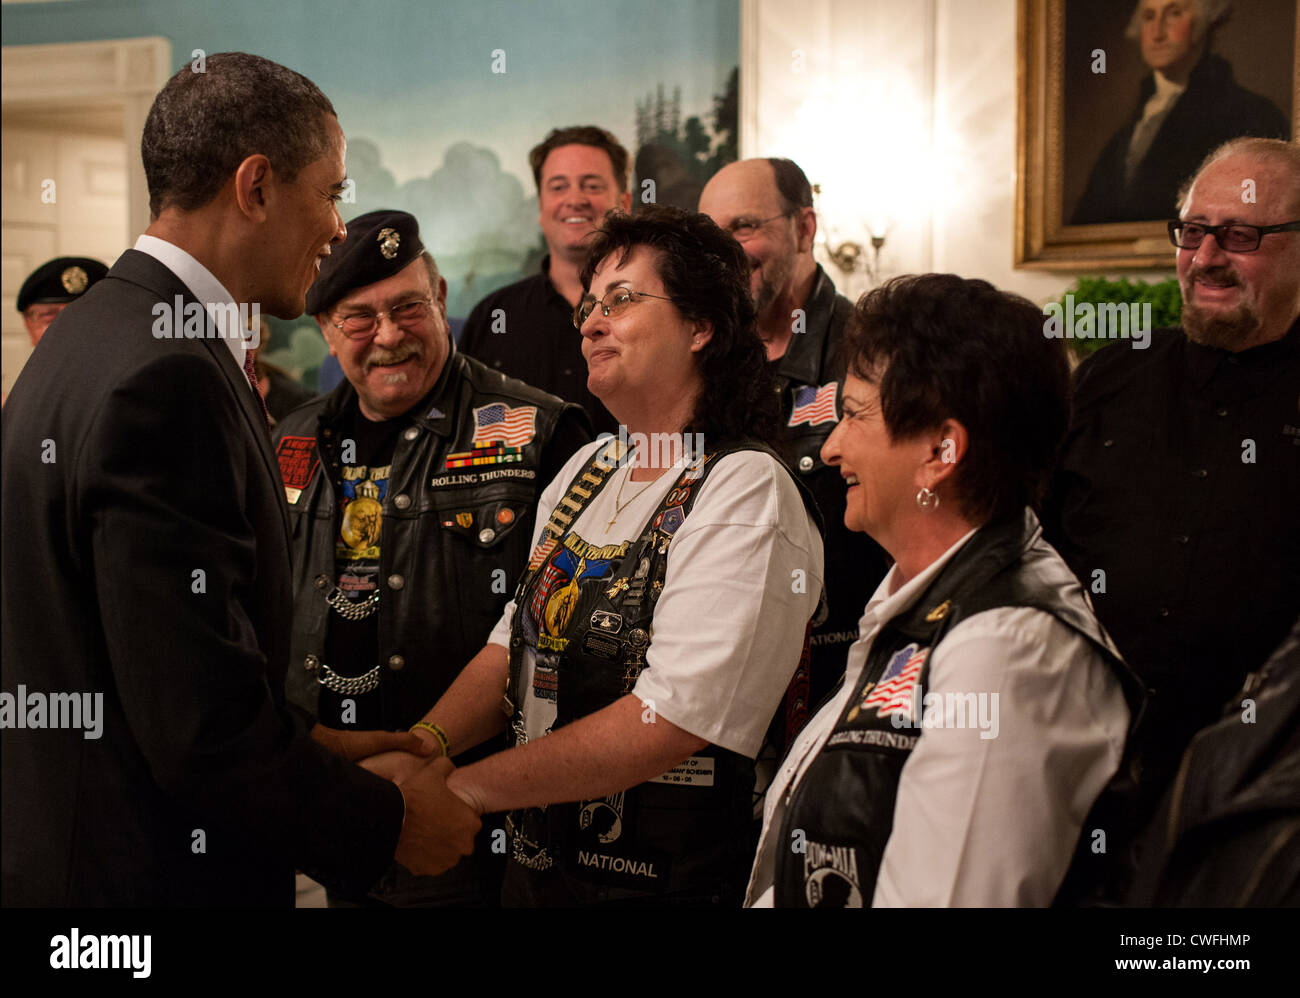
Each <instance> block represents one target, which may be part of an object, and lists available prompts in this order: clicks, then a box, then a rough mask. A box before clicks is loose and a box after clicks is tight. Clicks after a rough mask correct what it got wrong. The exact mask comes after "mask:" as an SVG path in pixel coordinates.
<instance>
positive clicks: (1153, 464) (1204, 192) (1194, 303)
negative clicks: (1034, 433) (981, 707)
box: [1044, 138, 1300, 851]
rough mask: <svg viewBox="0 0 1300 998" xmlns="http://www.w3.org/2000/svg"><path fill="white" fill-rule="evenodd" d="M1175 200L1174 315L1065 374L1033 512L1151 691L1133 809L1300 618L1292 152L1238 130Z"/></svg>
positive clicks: (1299, 308) (1296, 220)
mask: <svg viewBox="0 0 1300 998" xmlns="http://www.w3.org/2000/svg"><path fill="white" fill-rule="evenodd" d="M1179 203H1180V206H1181V212H1180V217H1179V219H1178V220H1177V221H1175V222H1172V223H1170V237H1171V239H1172V241H1173V243H1174V245H1175V246H1176V247H1178V251H1177V268H1178V282H1179V285H1180V287H1181V289H1182V295H1183V314H1182V321H1183V326H1182V328H1181V329H1176V328H1175V329H1163V330H1156V331H1155V333H1154V335H1153V338H1152V340H1151V345H1150V347H1149V348H1148V349H1146V350H1133V349H1131V348H1130V346H1129V344H1128V343H1127V342H1125V341H1121V342H1118V343H1115V344H1112V345H1111V346H1108V347H1106V348H1105V349H1103V350H1100V351H1098V352H1097V353H1096V354H1094V355H1093V356H1092V357H1091V358H1090V359H1088V360H1087V361H1085V362H1084V363H1083V364H1082V365H1081V366H1080V367H1079V369H1078V371H1077V372H1076V375H1075V390H1074V393H1075V397H1074V414H1073V419H1072V422H1071V426H1070V430H1069V432H1068V435H1067V437H1066V441H1065V445H1064V448H1063V451H1062V457H1061V461H1060V463H1059V465H1058V469H1057V473H1056V478H1055V481H1054V483H1053V487H1052V495H1051V498H1050V501H1049V503H1048V508H1047V510H1046V511H1045V513H1046V515H1045V516H1044V528H1045V530H1046V532H1047V534H1048V539H1049V540H1051V542H1052V543H1053V544H1054V545H1055V546H1056V547H1057V549H1058V550H1059V551H1060V552H1061V554H1062V556H1064V558H1065V559H1066V561H1067V562H1068V563H1069V565H1070V567H1071V569H1073V570H1074V573H1075V574H1076V575H1077V576H1078V577H1079V580H1080V581H1081V582H1082V584H1083V585H1084V587H1085V588H1087V589H1088V590H1089V591H1090V593H1091V594H1092V601H1093V604H1094V606H1095V608H1096V612H1097V616H1098V618H1099V619H1100V620H1101V621H1102V623H1103V624H1105V626H1106V629H1107V631H1109V632H1110V634H1111V636H1112V637H1113V638H1114V639H1115V643H1116V644H1117V645H1118V646H1119V649H1120V651H1121V652H1122V653H1123V655H1124V658H1125V659H1126V660H1127V661H1128V663H1129V664H1130V665H1131V666H1132V667H1133V669H1134V670H1135V671H1136V672H1137V673H1138V675H1139V676H1141V677H1142V679H1143V680H1144V681H1145V682H1146V683H1147V685H1148V686H1150V687H1152V689H1153V692H1152V696H1151V701H1150V703H1149V704H1148V707H1147V714H1146V717H1145V718H1144V720H1143V722H1142V723H1141V724H1140V725H1139V727H1138V729H1137V732H1136V734H1135V736H1134V737H1135V738H1136V739H1137V742H1138V744H1137V749H1138V755H1139V758H1140V760H1141V763H1142V774H1141V792H1142V793H1141V798H1140V801H1139V807H1138V811H1139V812H1140V814H1145V813H1146V812H1147V811H1149V809H1150V808H1151V807H1153V806H1154V804H1155V803H1156V802H1157V801H1158V799H1159V795H1160V793H1161V792H1162V791H1163V790H1164V788H1165V787H1166V786H1167V785H1168V784H1169V782H1170V781H1171V780H1172V778H1173V775H1174V772H1175V770H1176V768H1177V765H1178V760H1179V757H1180V756H1181V754H1182V752H1183V749H1184V748H1185V747H1186V746H1187V744H1188V742H1189V740H1190V739H1191V737H1192V735H1193V733H1194V732H1196V731H1197V730H1198V729H1200V728H1202V727H1204V726H1206V725H1208V724H1209V723H1211V722H1212V721H1214V720H1216V718H1217V717H1218V716H1219V713H1220V711H1221V709H1222V708H1223V706H1224V704H1225V703H1226V702H1227V700H1228V698H1229V697H1232V695H1233V694H1234V693H1235V692H1236V691H1237V690H1238V689H1239V688H1240V687H1241V685H1242V682H1243V680H1244V679H1245V677H1246V675H1247V674H1248V673H1250V672H1252V671H1253V670H1255V669H1256V668H1258V667H1259V665H1260V664H1261V663H1262V662H1263V661H1264V660H1265V659H1266V658H1267V657H1268V655H1269V654H1270V653H1271V652H1272V651H1273V649H1274V648H1276V647H1277V646H1278V645H1279V644H1280V643H1281V642H1282V639H1283V638H1284V637H1285V636H1286V634H1287V632H1288V631H1289V630H1290V629H1291V625H1292V624H1293V623H1294V622H1295V620H1296V617H1297V614H1300V517H1297V516H1296V509H1295V505H1296V496H1297V495H1300V414H1298V413H1297V410H1296V396H1297V387H1298V386H1300V148H1297V147H1296V146H1294V145H1292V144H1290V143H1286V142H1282V141H1279V140H1276V139H1251V138H1247V139H1235V140H1233V141H1232V142H1229V143H1227V144H1225V145H1224V146H1221V147H1220V148H1219V149H1216V150H1215V151H1214V152H1212V153H1211V154H1210V155H1209V157H1208V158H1207V159H1206V161H1205V162H1204V163H1203V164H1202V166H1201V168H1200V169H1199V170H1198V171H1197V173H1196V175H1195V177H1194V178H1193V180H1192V182H1191V183H1190V185H1188V186H1187V187H1186V188H1185V189H1184V192H1183V194H1182V196H1181V197H1180V199H1179ZM1235 707H1236V709H1237V710H1238V711H1241V710H1243V709H1244V705H1243V704H1241V703H1237V704H1235ZM1140 814H1139V815H1135V817H1138V816H1140ZM1112 851H1114V850H1113V849H1112Z"/></svg>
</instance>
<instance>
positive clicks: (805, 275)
mask: <svg viewBox="0 0 1300 998" xmlns="http://www.w3.org/2000/svg"><path fill="white" fill-rule="evenodd" d="M700 211H702V212H703V213H704V214H706V215H708V216H709V217H710V218H712V219H713V220H714V221H715V222H717V223H718V225H719V226H721V227H722V228H723V229H725V230H726V231H728V232H730V233H731V234H732V236H733V237H735V239H736V240H737V241H738V242H739V243H740V245H741V247H742V248H743V249H744V251H745V255H746V256H747V257H748V258H749V263H750V266H751V268H752V269H751V271H750V277H749V281H750V293H751V294H752V295H753V297H754V305H755V307H756V308H757V311H758V335H759V337H760V338H761V339H762V340H763V343H764V346H765V347H766V348H767V359H768V361H769V363H770V365H771V367H772V371H773V373H774V374H775V375H776V380H777V385H778V387H779V388H780V391H781V419H782V423H783V424H784V429H783V430H782V437H781V441H780V451H781V456H782V457H783V458H784V459H785V461H786V463H787V464H789V465H790V467H791V468H793V469H794V471H795V473H796V474H797V475H798V476H799V477H800V478H801V479H802V480H803V481H804V482H805V484H807V485H808V487H809V488H810V489H811V490H812V492H813V495H814V496H815V497H816V499H817V505H818V507H819V508H820V509H821V512H822V518H823V520H825V527H826V576H825V578H826V599H827V609H828V615H827V616H826V619H825V620H824V621H823V622H822V623H821V624H819V625H818V626H817V627H816V628H814V629H813V633H812V649H811V658H810V665H809V669H807V670H804V669H802V668H801V669H800V672H799V673H798V674H796V677H795V683H794V685H793V686H792V687H791V691H790V694H789V695H788V696H787V701H786V704H785V716H784V717H781V718H779V723H781V724H783V725H784V727H785V731H784V732H782V733H779V734H780V735H781V738H782V741H784V739H788V738H793V736H794V735H795V734H796V733H797V731H798V729H799V728H800V727H801V726H802V725H803V723H804V721H805V720H806V719H807V716H808V714H809V712H810V711H811V710H812V709H813V708H814V707H816V706H817V704H818V703H820V702H821V700H822V698H823V697H824V696H825V695H826V694H827V693H829V692H830V690H831V688H832V687H833V686H834V685H835V683H836V682H837V681H838V680H839V678H840V676H842V675H843V673H844V659H845V656H846V655H847V654H848V649H849V646H850V645H851V644H853V642H854V641H856V640H857V637H858V618H859V617H861V616H862V611H863V608H864V607H865V606H866V603H867V599H868V598H869V597H870V596H871V594H872V592H874V591H875V588H876V586H877V585H878V584H879V582H880V580H881V579H882V578H884V575H885V571H886V569H887V567H888V566H887V564H886V558H885V553H884V551H882V550H881V548H880V545H878V544H877V543H876V542H875V541H873V540H872V539H871V538H870V537H868V536H867V535H866V534H863V533H857V532H855V531H851V530H849V529H848V528H847V527H845V525H844V503H845V484H844V480H843V479H842V478H841V477H840V473H839V471H838V470H837V469H835V468H831V467H828V466H827V465H826V464H825V463H823V461H822V458H821V450H822V445H823V444H825V443H826V439H827V438H828V437H829V436H830V434H831V431H832V430H834V429H835V426H836V424H837V423H838V422H839V411H838V398H839V395H840V394H841V392H842V379H843V375H842V373H841V371H840V369H839V358H838V356H837V355H838V353H839V349H840V342H841V340H842V338H843V335H844V324H845V321H846V320H847V319H848V317H849V314H850V313H851V312H852V310H853V306H852V304H851V303H850V302H849V300H848V299H847V298H845V297H844V296H843V295H841V294H839V293H838V292H836V290H835V285H834V284H832V283H831V279H830V277H829V276H828V275H827V273H826V272H825V271H824V270H822V268H821V265H820V264H818V263H817V261H816V260H815V259H813V240H814V238H815V236H816V235H817V213H816V212H815V211H814V210H813V201H812V186H811V185H810V184H809V183H808V178H807V177H806V176H805V175H804V172H803V170H801V169H800V168H799V166H798V164H796V163H795V162H793V161H792V160H788V159H746V160H741V161H740V162H738V163H730V164H728V165H727V166H724V167H723V168H722V169H721V170H719V171H718V172H717V173H715V174H714V175H713V177H712V178H710V180H709V182H708V183H707V184H706V185H705V187H704V190H703V192H702V193H701V194H700Z"/></svg>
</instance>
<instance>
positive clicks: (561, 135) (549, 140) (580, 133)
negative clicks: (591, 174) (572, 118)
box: [528, 125, 628, 193]
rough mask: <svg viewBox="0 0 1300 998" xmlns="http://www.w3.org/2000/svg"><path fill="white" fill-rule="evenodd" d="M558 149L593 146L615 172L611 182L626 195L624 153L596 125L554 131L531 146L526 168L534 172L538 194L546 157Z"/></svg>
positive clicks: (626, 159) (608, 134) (610, 137)
mask: <svg viewBox="0 0 1300 998" xmlns="http://www.w3.org/2000/svg"><path fill="white" fill-rule="evenodd" d="M560 146H592V147H594V148H596V149H602V150H604V152H605V154H606V155H607V156H609V164H610V166H611V167H613V170H614V182H615V183H616V184H617V185H618V189H619V190H620V191H622V192H624V193H626V192H627V163H628V155H627V150H626V149H624V148H623V145H622V143H620V142H619V141H618V139H616V138H614V135H613V133H612V132H607V131H605V129H603V128H599V127H597V126H596V125H570V126H569V127H567V128H553V129H551V133H550V134H549V135H547V136H546V138H544V139H542V141H541V142H539V143H538V144H537V145H535V146H533V148H532V151H531V152H529V153H528V165H529V166H531V167H532V168H533V182H534V183H535V184H536V185H537V190H538V191H541V189H542V164H543V163H545V162H546V157H547V156H549V155H550V154H551V151H552V150H554V149H558V148H559V147H560Z"/></svg>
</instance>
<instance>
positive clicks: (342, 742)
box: [311, 724, 483, 876]
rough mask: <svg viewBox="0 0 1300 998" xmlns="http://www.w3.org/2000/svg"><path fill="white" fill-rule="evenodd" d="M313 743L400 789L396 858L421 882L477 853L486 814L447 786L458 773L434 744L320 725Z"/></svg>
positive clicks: (406, 736)
mask: <svg viewBox="0 0 1300 998" xmlns="http://www.w3.org/2000/svg"><path fill="white" fill-rule="evenodd" d="M311 735H312V738H314V739H315V740H316V741H317V742H319V743H320V744H321V745H323V746H324V747H325V748H327V749H329V750H330V751H331V752H333V753H334V754H335V755H338V756H341V757H342V758H344V759H346V760H348V761H349V762H355V763H358V764H359V765H361V766H362V767H363V768H365V769H368V770H370V772H372V773H375V774H376V775H378V776H382V777H384V778H385V779H388V780H391V781H392V782H393V783H395V784H397V788H398V789H399V790H401V792H402V799H403V800H404V801H405V803H406V819H405V821H403V823H402V834H401V837H400V838H399V839H398V841H397V851H396V853H395V854H394V855H393V859H395V860H396V861H397V862H398V863H400V864H401V865H402V866H404V867H406V868H407V869H408V870H410V871H411V872H412V873H414V874H416V875H418V876H436V875H437V874H439V873H443V872H445V871H446V870H449V869H451V868H452V867H453V866H455V865H456V864H457V863H458V862H459V861H460V858H461V857H462V856H468V855H469V854H470V853H472V852H473V851H474V836H475V834H477V832H478V830H479V828H480V827H482V822H481V821H480V820H479V817H480V815H481V814H482V813H483V812H482V808H480V807H478V806H477V805H475V804H474V803H473V802H472V800H471V799H470V798H469V797H468V796H466V797H464V798H462V797H461V796H458V795H457V794H456V793H455V792H453V791H452V790H451V789H450V788H448V786H447V777H448V776H450V775H451V773H452V771H453V770H454V769H455V767H454V766H453V765H452V763H451V760H450V759H447V758H445V757H444V756H443V755H442V751H441V748H440V747H439V746H438V745H437V744H436V743H435V742H434V741H433V740H432V739H426V738H422V737H420V736H419V735H416V734H413V733H410V732H397V731H340V730H338V729H335V728H327V727H324V726H323V725H320V724H317V725H316V726H315V727H313V728H312V731H311Z"/></svg>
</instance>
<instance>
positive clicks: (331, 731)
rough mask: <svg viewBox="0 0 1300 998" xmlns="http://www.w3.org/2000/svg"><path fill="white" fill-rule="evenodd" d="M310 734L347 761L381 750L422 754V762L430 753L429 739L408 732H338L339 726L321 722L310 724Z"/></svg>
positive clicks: (431, 752) (384, 774)
mask: <svg viewBox="0 0 1300 998" xmlns="http://www.w3.org/2000/svg"><path fill="white" fill-rule="evenodd" d="M311 736H312V738H313V739H315V740H316V741H317V742H319V743H320V744H321V745H324V746H325V747H326V748H327V749H329V750H330V751H331V752H333V753H334V754H335V755H337V756H339V757H341V758H343V759H346V760H347V761H348V762H359V761H361V760H362V759H364V758H366V757H367V756H371V755H375V754H377V753H380V752H402V753H412V754H414V755H417V756H421V757H422V758H423V759H424V760H425V761H427V760H428V757H429V756H431V755H432V754H433V750H432V749H431V748H430V747H429V741H428V739H425V738H421V737H419V736H418V735H414V734H412V733H411V732H409V731H340V730H339V729H338V728H327V727H325V725H323V724H316V725H313V726H312V729H311ZM380 775H381V776H387V775H388V774H386V773H381V774H380ZM389 779H392V777H389Z"/></svg>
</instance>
